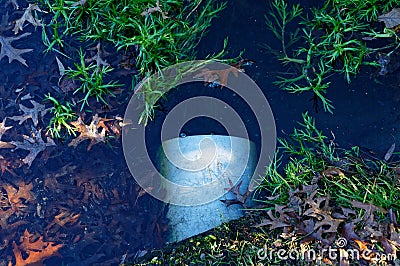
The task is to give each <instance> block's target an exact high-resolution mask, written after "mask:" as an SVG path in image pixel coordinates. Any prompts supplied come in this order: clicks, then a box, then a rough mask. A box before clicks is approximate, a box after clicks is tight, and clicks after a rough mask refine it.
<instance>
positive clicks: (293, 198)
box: [253, 175, 400, 265]
mask: <svg viewBox="0 0 400 266" xmlns="http://www.w3.org/2000/svg"><path fill="white" fill-rule="evenodd" d="M320 177H321V175H319V177H316V178H314V182H315V183H314V184H313V185H303V186H302V188H301V189H296V190H292V191H289V196H290V197H289V203H288V204H287V205H275V206H274V208H273V210H268V211H266V212H265V215H263V216H262V217H261V222H259V223H257V224H255V225H253V227H255V228H260V227H268V228H269V230H271V231H272V230H279V231H280V232H281V233H280V234H279V233H278V237H279V239H281V240H282V242H286V243H292V244H293V241H299V244H300V245H304V244H305V245H307V246H314V248H315V249H316V250H322V249H323V248H328V247H331V248H332V247H336V246H337V243H338V242H337V241H338V239H339V238H340V237H342V238H344V239H345V240H346V246H340V248H342V250H341V252H345V250H346V249H347V250H348V249H351V248H357V249H358V250H359V251H360V254H362V252H363V251H364V252H365V254H368V256H363V257H362V256H361V259H362V260H363V261H365V262H368V263H371V262H373V259H375V258H376V257H377V255H379V254H377V253H378V252H381V249H380V247H383V251H384V253H385V255H391V256H396V254H398V252H399V251H400V234H399V232H400V228H399V227H398V225H396V216H395V214H394V212H393V211H389V212H388V211H387V210H385V209H383V208H380V207H377V206H374V205H373V204H369V203H363V202H358V201H355V200H353V201H350V202H349V204H350V205H351V208H347V207H344V206H341V205H337V204H335V203H334V202H331V200H330V198H329V197H326V196H317V190H318V188H319V186H318V185H317V182H318V179H319V178H320ZM360 210H361V212H360ZM388 214H390V215H391V216H389V215H388ZM382 215H385V216H386V217H387V218H389V219H388V220H389V222H382V219H381V218H380V217H381V216H382ZM390 217H392V218H390ZM279 231H273V232H279ZM288 248H289V249H290V247H288ZM343 254H345V253H343ZM325 255H326V254H325ZM344 257H345V256H344ZM322 259H324V261H325V262H327V261H329V263H328V264H331V265H332V264H333V265H336V264H340V265H348V261H347V262H346V261H345V259H346V258H342V261H340V260H339V261H336V262H335V261H330V260H329V258H328V257H326V258H322ZM347 259H348V258H347ZM347 259H346V260H347ZM360 262H361V261H359V262H358V263H360Z"/></svg>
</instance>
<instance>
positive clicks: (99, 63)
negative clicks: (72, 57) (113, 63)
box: [85, 42, 110, 66]
mask: <svg viewBox="0 0 400 266" xmlns="http://www.w3.org/2000/svg"><path fill="white" fill-rule="evenodd" d="M94 49H95V50H96V54H95V55H94V56H93V57H92V58H89V59H85V62H86V63H88V64H90V63H91V62H93V61H94V62H96V66H109V65H110V64H109V63H107V61H105V60H103V59H102V58H101V57H102V55H103V52H102V50H101V44H100V42H99V43H98V44H97V45H96V47H95V48H94ZM89 50H93V48H91V49H89Z"/></svg>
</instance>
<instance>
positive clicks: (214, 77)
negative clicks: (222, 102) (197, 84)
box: [194, 67, 239, 87]
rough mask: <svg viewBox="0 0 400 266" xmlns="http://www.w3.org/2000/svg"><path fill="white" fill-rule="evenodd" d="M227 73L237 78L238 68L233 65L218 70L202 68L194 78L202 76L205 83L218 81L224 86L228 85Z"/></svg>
mask: <svg viewBox="0 0 400 266" xmlns="http://www.w3.org/2000/svg"><path fill="white" fill-rule="evenodd" d="M229 73H232V74H233V75H234V76H235V77H236V78H237V77H238V76H239V69H237V68H235V67H230V68H227V69H220V70H211V69H208V68H203V69H201V70H200V73H199V74H197V75H195V76H194V78H202V79H203V80H204V82H206V83H216V82H218V83H219V85H221V86H222V87H226V86H227V85H228V78H229Z"/></svg>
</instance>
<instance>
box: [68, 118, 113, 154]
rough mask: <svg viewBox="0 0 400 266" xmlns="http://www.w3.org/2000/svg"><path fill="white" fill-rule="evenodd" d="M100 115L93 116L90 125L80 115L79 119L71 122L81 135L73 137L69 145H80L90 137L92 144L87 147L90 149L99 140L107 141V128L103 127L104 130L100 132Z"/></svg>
mask: <svg viewBox="0 0 400 266" xmlns="http://www.w3.org/2000/svg"><path fill="white" fill-rule="evenodd" d="M99 121H100V119H99V117H98V115H97V114H96V115H94V116H93V118H92V122H91V123H90V125H86V124H85V123H84V122H83V120H82V118H81V117H79V118H78V120H76V121H74V122H71V124H72V125H73V126H74V127H75V128H76V129H77V131H78V132H79V133H80V135H79V136H78V137H77V138H75V139H73V140H72V141H71V142H70V143H69V144H68V146H74V147H76V146H78V144H79V143H81V142H82V141H84V140H87V139H89V140H90V144H89V146H88V148H87V150H88V151H89V150H90V149H91V148H92V146H93V145H95V144H97V143H99V142H105V139H106V130H105V129H104V128H102V130H101V131H100V133H99V130H98V129H99Z"/></svg>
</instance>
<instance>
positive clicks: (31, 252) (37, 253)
mask: <svg viewBox="0 0 400 266" xmlns="http://www.w3.org/2000/svg"><path fill="white" fill-rule="evenodd" d="M32 236H33V235H32V234H30V233H29V232H28V230H25V232H24V235H23V236H22V237H21V244H20V245H19V246H18V245H17V244H16V243H15V241H13V252H14V256H15V261H16V262H15V265H16V266H29V265H43V261H44V260H45V259H47V258H49V257H52V256H59V254H58V253H57V251H58V250H59V249H60V248H61V247H62V246H63V245H62V244H54V242H44V241H43V236H41V237H39V239H37V240H36V241H33V242H31V237H32ZM22 251H23V252H25V253H26V254H27V257H26V259H24V258H23V257H22Z"/></svg>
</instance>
